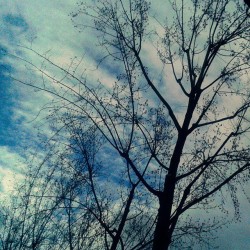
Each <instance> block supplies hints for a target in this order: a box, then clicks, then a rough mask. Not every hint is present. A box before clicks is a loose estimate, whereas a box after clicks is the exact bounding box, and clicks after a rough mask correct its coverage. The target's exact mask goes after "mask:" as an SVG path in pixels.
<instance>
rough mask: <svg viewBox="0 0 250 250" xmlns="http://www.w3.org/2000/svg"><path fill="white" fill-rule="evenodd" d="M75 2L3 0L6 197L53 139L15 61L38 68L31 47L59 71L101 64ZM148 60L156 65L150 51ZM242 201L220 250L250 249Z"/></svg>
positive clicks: (1, 158) (1, 129)
mask: <svg viewBox="0 0 250 250" xmlns="http://www.w3.org/2000/svg"><path fill="white" fill-rule="evenodd" d="M76 2H77V1H74V0H53V1H51V0H40V1H39V0H22V1H20V0H8V1H6V0H0V107H1V108H0V192H2V193H3V194H5V195H6V194H8V193H9V192H10V191H11V190H12V189H13V188H14V186H15V181H17V182H18V181H20V180H21V179H22V170H23V169H25V167H26V166H27V156H28V155H30V154H32V153H34V150H36V156H37V157H38V158H42V157H43V152H40V151H39V147H37V144H38V143H39V136H38V132H37V131H38V130H39V128H43V129H42V130H43V133H44V135H45V137H47V136H49V134H50V131H49V129H46V123H44V117H45V116H46V111H43V110H42V107H43V106H44V105H46V103H48V101H49V100H50V96H49V95H47V94H46V93H41V92H36V91H35V90H34V89H32V88H30V87H27V86H24V85H22V84H20V83H17V82H14V81H13V80H12V79H11V77H10V76H9V75H14V76H15V77H17V78H19V79H22V78H23V77H26V76H27V74H29V73H28V72H27V71H26V70H25V67H23V62H22V61H20V60H18V59H17V58H16V57H14V56H13V55H16V56H20V57H22V56H24V55H25V57H26V58H28V59H29V60H30V61H32V62H36V60H37V59H36V58H35V57H34V55H32V54H29V53H27V54H26V51H25V50H24V49H23V48H22V46H27V47H32V48H33V49H34V50H36V51H39V52H40V53H45V52H47V51H49V50H50V53H51V54H52V55H53V58H54V60H55V61H56V62H57V63H59V64H60V65H67V64H68V63H69V62H70V58H73V57H74V56H76V55H77V56H81V55H84V54H86V55H87V56H86V58H87V59H86V63H87V64H88V65H94V62H95V60H97V58H98V55H97V54H96V50H95V43H96V40H95V37H93V34H91V33H90V32H89V33H88V32H87V31H86V32H81V33H79V32H78V30H77V29H75V28H74V27H73V24H72V22H71V20H70V16H69V14H70V13H71V12H73V11H75V10H76V9H77V4H76ZM93 2H94V1H93ZM159 7H160V4H158V5H157V4H156V5H154V8H156V9H157V8H159ZM160 13H163V11H162V10H161V12H160ZM149 56H150V57H151V59H152V60H153V61H155V60H156V59H155V58H154V54H153V53H151V54H150V50H149ZM100 76H102V78H103V79H107V81H108V79H109V77H110V76H109V71H108V70H106V71H103V72H101V73H100ZM90 77H91V76H90ZM175 94H176V95H177V94H178V93H173V95H175ZM46 133H47V134H46ZM241 197H242V201H241V211H242V219H241V221H240V222H237V223H232V224H230V225H229V226H228V228H225V229H224V230H222V231H221V232H219V235H218V240H217V242H216V244H217V245H219V246H220V248H219V249H227V250H242V249H247V248H249V249H250V238H249V235H250V219H249V211H250V205H249V203H248V202H247V201H245V199H244V196H243V195H242V196H241Z"/></svg>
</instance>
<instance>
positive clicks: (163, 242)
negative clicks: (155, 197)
mask: <svg viewBox="0 0 250 250" xmlns="http://www.w3.org/2000/svg"><path fill="white" fill-rule="evenodd" d="M171 207H172V205H171V204H169V202H168V201H166V200H165V201H164V200H162V201H160V208H159V211H158V219H157V223H156V228H155V233H154V241H153V250H166V249H168V247H169V245H170V243H171V235H170V231H169V227H170V216H169V214H171ZM169 209H170V212H169Z"/></svg>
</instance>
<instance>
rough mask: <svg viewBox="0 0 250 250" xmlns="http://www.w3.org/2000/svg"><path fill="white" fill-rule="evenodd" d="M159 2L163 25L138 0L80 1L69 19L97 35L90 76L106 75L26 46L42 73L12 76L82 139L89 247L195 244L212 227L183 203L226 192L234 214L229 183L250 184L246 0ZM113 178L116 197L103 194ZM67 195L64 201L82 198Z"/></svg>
mask: <svg viewBox="0 0 250 250" xmlns="http://www.w3.org/2000/svg"><path fill="white" fill-rule="evenodd" d="M164 4H165V3H164ZM161 7H162V8H164V6H161ZM166 10H167V12H166V17H167V21H166V20H163V18H162V16H161V15H160V14H159V15H157V13H155V14H154V12H153V10H151V9H150V3H149V2H147V1H144V0H135V1H130V0H128V1H122V0H119V1H105V0H103V1H102V0H101V1H98V3H96V4H95V5H94V6H91V5H85V4H83V3H80V4H79V6H78V10H77V11H76V12H75V13H73V14H72V18H73V22H74V23H75V24H76V28H79V30H80V31H81V29H82V27H83V28H84V29H83V31H84V32H86V28H89V29H90V30H92V31H88V32H90V34H96V36H97V37H98V41H99V45H100V48H101V49H100V53H102V54H101V57H100V60H99V61H98V67H97V69H96V72H95V74H98V72H101V73H100V74H102V75H100V76H99V78H98V77H97V79H95V78H94V77H90V76H89V75H87V76H85V77H83V75H82V71H83V70H82V69H81V62H82V60H79V59H78V58H75V59H74V60H73V61H72V64H71V65H70V67H69V68H68V69H64V68H63V67H61V66H59V65H58V64H56V63H54V62H53V61H52V60H51V59H50V57H49V55H46V54H45V55H42V54H39V53H38V52H36V51H34V50H33V49H31V48H30V49H29V51H30V52H31V53H34V54H36V55H37V56H38V57H39V58H40V59H41V60H42V61H43V63H42V64H41V65H42V66H37V65H35V64H33V63H32V62H29V61H26V64H27V65H29V66H32V67H33V68H34V69H35V71H36V73H37V74H38V75H39V74H40V75H42V78H41V81H40V82H39V81H38V80H37V81H36V82H30V81H27V80H25V79H20V78H19V79H15V80H16V81H18V82H21V83H23V84H26V85H29V86H32V87H34V88H36V89H38V90H43V91H46V92H47V93H50V94H52V95H53V96H54V98H55V100H54V101H53V102H52V104H53V105H54V108H53V112H52V113H51V116H50V118H51V120H53V119H54V118H55V117H61V118H60V119H61V123H60V122H59V121H58V119H55V120H56V122H54V123H55V124H56V126H60V125H62V127H68V128H69V130H71V131H72V133H71V137H70V138H71V139H72V138H74V140H75V142H77V141H78V139H77V138H78V136H79V135H81V136H80V138H81V139H80V141H78V142H77V143H76V144H75V145H78V146H77V147H78V152H74V154H73V156H75V155H78V156H80V158H81V159H84V161H82V162H81V161H80V160H79V159H78V161H72V162H73V163H74V164H73V166H74V167H73V168H75V166H82V165H84V166H86V169H85V170H84V171H86V173H88V174H87V179H86V180H87V181H86V183H88V185H89V186H88V187H89V190H90V193H91V195H90V196H89V197H91V201H90V200H89V199H86V200H85V202H86V204H84V203H81V204H82V206H85V208H86V209H87V211H88V214H89V216H90V217H91V218H92V219H91V221H93V222H94V223H96V224H95V225H98V226H96V229H93V227H91V225H90V227H89V229H88V228H87V229H86V231H87V232H88V234H89V236H88V237H90V235H91V233H92V232H93V231H92V230H96V231H95V232H96V233H95V240H96V243H95V244H96V245H95V244H92V245H91V244H89V245H88V247H89V249H95V247H96V246H97V245H98V247H99V248H98V247H97V249H118V248H119V249H151V248H152V249H154V250H165V249H168V248H169V246H173V247H177V246H179V245H181V244H183V247H184V246H186V247H188V246H191V245H192V244H193V242H192V240H191V239H192V237H193V238H195V239H196V240H198V241H200V242H201V244H203V243H204V242H205V239H204V238H203V237H202V235H203V233H204V234H206V233H207V232H209V231H210V230H212V228H213V226H215V227H217V226H218V225H217V224H213V223H212V222H211V224H209V223H208V222H205V223H204V222H202V221H199V222H196V221H195V220H194V219H193V218H192V216H191V217H190V214H189V213H190V212H189V211H191V209H192V211H193V210H195V209H196V211H205V210H211V209H212V210H213V209H215V208H214V207H219V208H221V209H222V210H223V209H224V207H223V204H224V193H225V192H228V193H229V194H230V196H231V198H232V201H233V203H234V207H235V211H236V214H237V213H238V205H239V204H238V200H237V189H236V187H237V186H238V185H242V184H243V183H247V182H248V181H249V170H250V148H249V140H248V139H247V138H248V137H247V136H248V133H249V131H250V130H249V128H250V124H249V106H250V92H249V76H248V70H249V66H250V65H249V31H250V25H249V17H248V16H247V14H246V12H245V10H244V6H242V1H233V0H221V1H212V0H206V1H199V0H192V1H191V0H190V1H183V0H175V1H170V3H169V4H167V3H166ZM158 11H159V12H160V11H161V10H158ZM87 18H89V19H87ZM164 18H165V17H164ZM79 23H80V24H79ZM91 32H94V33H91ZM92 49H93V54H95V52H96V51H94V50H95V49H94V48H92ZM96 50H97V51H98V48H96ZM96 53H99V52H96ZM152 53H154V56H155V57H156V58H157V59H155V57H152V55H151V54H152ZM94 56H95V55H94ZM94 56H93V57H94ZM22 60H24V59H22ZM83 60H84V58H83ZM45 65H46V67H49V68H50V71H48V70H46V68H45ZM98 70H99V71H98ZM49 72H55V73H49ZM105 72H108V73H109V78H105V77H104V76H103V75H105V74H104V73H105ZM13 79H14V77H13ZM62 121H63V122H62ZM86 121H87V126H86ZM65 124H67V126H65ZM76 125H77V126H76ZM75 126H76V128H75ZM72 128H74V129H72ZM87 128H91V129H90V130H88V129H87ZM86 131H88V137H86ZM95 134H97V135H98V136H99V137H100V138H101V142H99V143H98V145H99V146H100V148H101V150H100V151H99V153H98V154H96V155H95V157H97V158H98V159H101V162H102V164H99V171H100V173H99V177H97V176H98V175H97V176H96V178H95V181H93V177H92V176H93V174H92V169H93V168H92V165H91V164H90V163H89V162H88V159H89V158H88V157H89V156H88V155H89V152H93V151H92V149H93V148H86V149H85V148H84V147H85V146H86V145H91V140H89V141H88V142H86V138H92V137H93V138H95V136H94V135H95ZM59 141H60V140H59ZM71 142H72V140H71ZM82 142H84V143H82ZM69 145H71V148H72V144H69ZM84 145H85V146H84ZM83 146H84V147H83ZM82 147H83V148H82ZM79 149H80V150H79ZM73 156H72V155H71V156H69V157H68V158H67V159H70V160H72V157H73ZM73 158H74V157H73ZM79 163H80V164H79ZM57 165H58V163H57ZM61 165H64V164H63V163H61ZM68 167H69V166H68ZM84 171H83V170H79V171H78V172H79V173H84ZM62 173H64V175H65V176H67V171H66V170H64V171H62ZM74 178H76V177H74ZM66 179H67V178H66ZM66 179H65V180H64V181H63V182H62V183H63V185H65V183H67V181H66ZM70 180H71V181H72V180H73V178H71V179H70ZM71 181H70V182H71ZM96 183H97V184H96ZM110 183H111V184H112V186H113V187H119V188H120V191H121V194H119V191H117V190H115V189H114V190H113V188H112V190H111V193H109V194H108V190H109V189H110V188H111V187H109V188H107V189H106V188H104V186H105V185H104V184H106V185H108V184H110ZM79 185H81V184H79ZM96 185H98V186H99V188H97V187H96ZM102 189H103V190H102ZM69 190H75V187H74V188H72V189H71V188H70V189H69ZM97 190H99V191H98V192H97ZM101 190H102V191H101ZM97 193H98V194H97ZM107 194H108V195H107ZM68 195H69V193H68V192H67V195H66V196H64V199H62V200H64V201H66V200H68V201H71V202H78V200H79V199H81V200H82V198H81V197H88V196H87V195H86V194H81V195H80V194H79V195H77V196H75V197H74V196H73V197H74V198H70V197H71V196H68ZM89 202H90V203H89ZM67 204H68V203H67ZM70 204H71V205H72V203H70ZM119 204H120V205H119ZM68 206H69V204H68V205H65V206H64V207H65V208H66V207H68ZM68 211H72V209H71V207H70V209H69V210H68ZM108 211H109V212H108ZM111 215H113V216H111ZM116 215H117V216H116ZM68 216H70V215H69V213H68ZM69 224H70V223H69ZM194 224H195V225H194ZM139 225H140V226H139ZM97 228H98V229H97ZM79 230H80V229H79ZM98 230H100V231H98ZM88 237H86V238H85V242H88V241H87V238H88ZM88 239H89V238H88ZM189 240H190V241H189ZM84 244H85V243H83V245H82V249H86V245H84ZM84 247H85V248H84ZM91 247H92V248H91ZM70 249H81V248H76V247H74V246H73V245H72V244H71V247H70Z"/></svg>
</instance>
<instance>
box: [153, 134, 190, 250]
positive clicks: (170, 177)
mask: <svg viewBox="0 0 250 250" xmlns="http://www.w3.org/2000/svg"><path fill="white" fill-rule="evenodd" d="M185 141H186V133H180V134H179V136H178V140H177V142H176V147H175V149H174V153H173V156H172V159H171V162H170V166H169V172H168V174H167V176H166V178H165V185H164V190H163V192H162V194H161V196H160V197H159V210H158V219H157V223H156V228H155V233H154V240H153V250H167V249H168V247H169V245H170V243H171V238H172V232H173V230H172V229H170V226H171V223H170V218H171V210H172V205H173V199H174V191H175V181H176V174H177V169H178V166H179V163H180V158H181V154H182V150H183V147H184V144H185Z"/></svg>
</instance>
